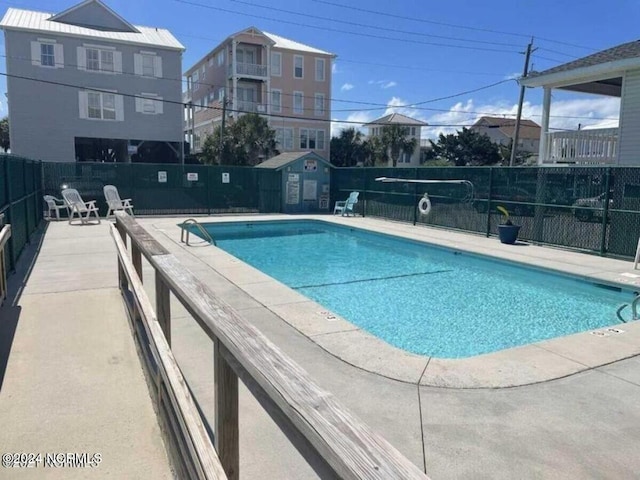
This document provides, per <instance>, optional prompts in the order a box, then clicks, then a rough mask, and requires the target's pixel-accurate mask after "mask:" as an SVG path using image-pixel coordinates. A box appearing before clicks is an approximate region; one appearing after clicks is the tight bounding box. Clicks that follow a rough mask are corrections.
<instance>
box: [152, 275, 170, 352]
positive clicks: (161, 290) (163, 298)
mask: <svg viewBox="0 0 640 480" xmlns="http://www.w3.org/2000/svg"><path fill="white" fill-rule="evenodd" d="M170 294H171V291H170V290H169V286H168V285H167V284H166V283H165V281H164V280H163V279H162V275H161V274H160V272H158V271H157V270H156V315H157V316H158V322H159V323H160V326H161V327H162V331H163V332H164V336H165V338H166V339H167V343H168V344H169V346H171V295H170Z"/></svg>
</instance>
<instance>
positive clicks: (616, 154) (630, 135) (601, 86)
mask: <svg viewBox="0 0 640 480" xmlns="http://www.w3.org/2000/svg"><path fill="white" fill-rule="evenodd" d="M519 82H520V83H521V84H522V85H524V86H527V87H542V88H543V89H544V98H543V111H542V126H541V128H542V132H541V137H540V150H539V157H538V158H539V160H538V163H539V164H548V163H551V164H553V163H576V164H614V165H640V136H639V135H638V131H639V130H640V41H638V40H636V41H633V42H628V43H624V44H622V45H618V46H616V47H613V48H609V49H607V50H603V51H601V52H597V53H594V54H593V55H589V56H586V57H583V58H579V59H577V60H574V61H572V62H568V63H565V64H563V65H558V66H557V67H553V68H550V69H548V70H545V71H543V72H531V73H530V74H529V75H528V76H527V77H525V78H521V79H520V80H519ZM554 89H561V90H568V91H573V92H580V93H590V94H594V95H602V96H608V97H616V98H619V99H620V116H619V122H618V127H615V128H600V129H584V130H578V131H560V132H557V131H553V132H552V131H550V129H549V116H550V114H551V112H552V104H551V93H552V91H553V90H554Z"/></svg>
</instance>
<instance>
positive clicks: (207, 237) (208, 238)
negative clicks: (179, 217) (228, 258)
mask: <svg viewBox="0 0 640 480" xmlns="http://www.w3.org/2000/svg"><path fill="white" fill-rule="evenodd" d="M189 225H194V226H195V227H196V228H197V229H198V231H199V232H200V233H201V234H202V236H203V237H204V239H205V240H206V241H208V242H209V243H211V244H213V245H215V246H216V247H217V246H218V244H217V243H216V241H215V239H214V238H213V237H212V236H211V235H210V234H209V232H207V231H206V230H205V228H204V227H203V226H202V225H201V224H200V223H199V222H198V221H197V220H196V219H195V218H189V219H187V220H185V221H184V222H182V224H180V228H181V229H182V231H181V232H180V241H181V242H183V243H186V244H187V246H189V233H190V230H189V229H188V228H186V227H187V226H189ZM185 231H186V232H187V238H186V240H185V238H184V232H185Z"/></svg>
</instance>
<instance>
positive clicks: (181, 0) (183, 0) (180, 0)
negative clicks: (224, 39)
mask: <svg viewBox="0 0 640 480" xmlns="http://www.w3.org/2000/svg"><path fill="white" fill-rule="evenodd" d="M174 1H175V2H178V3H183V4H186V5H192V6H195V7H200V8H207V9H210V10H216V11H219V12H225V13H232V14H235V15H243V16H245V17H251V18H258V19H260V20H271V21H273V22H279V23H285V24H288V25H296V26H302V27H307V28H314V29H316V30H322V31H323V32H327V31H329V32H336V33H344V34H347V35H354V36H359V37H367V38H376V39H379V40H387V41H393V42H403V43H411V44H416V45H431V46H436V47H443V48H460V49H464V50H475V51H484V52H498V53H518V52H517V51H515V50H505V49H498V48H485V47H472V46H469V45H453V44H450V43H439V42H426V41H421V40H409V39H406V38H396V37H389V36H385V35H374V34H372V33H363V32H349V31H347V30H340V29H338V28H331V27H321V26H319V25H312V24H309V23H300V22H293V21H289V20H284V19H281V18H274V17H265V16H264V15H253V14H251V13H245V12H239V11H237V10H230V9H227V8H221V7H214V6H212V5H206V4H203V3H197V2H192V1H189V0H174Z"/></svg>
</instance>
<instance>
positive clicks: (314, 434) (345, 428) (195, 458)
mask: <svg viewBox="0 0 640 480" xmlns="http://www.w3.org/2000/svg"><path fill="white" fill-rule="evenodd" d="M114 228H115V229H117V231H118V232H119V235H116V234H115V233H114V238H115V239H116V245H117V246H118V262H119V267H118V268H119V276H120V287H121V289H122V291H123V296H124V298H125V300H126V302H125V303H126V304H127V307H128V310H129V312H130V315H131V316H132V317H133V318H139V317H144V318H146V319H147V323H149V324H151V325H156V323H157V324H158V325H156V327H155V328H154V329H152V334H153V336H150V337H149V343H155V342H158V343H159V344H160V345H161V346H162V348H159V347H154V346H152V348H156V349H157V350H158V352H163V353H164V355H165V357H166V358H165V360H166V361H167V365H168V367H170V368H169V371H170V372H172V374H173V378H171V377H170V376H169V375H168V374H167V375H166V376H165V375H163V373H162V369H160V375H159V378H158V383H160V384H162V385H163V387H162V389H161V388H160V387H159V388H158V391H159V392H160V391H161V392H163V393H162V395H163V396H162V397H161V398H162V399H166V397H165V396H164V395H167V394H168V396H169V398H170V399H171V400H172V402H173V399H174V397H178V395H177V394H175V393H172V392H174V391H177V392H180V395H181V396H182V398H183V399H184V402H183V403H180V402H176V403H177V407H178V408H177V410H178V414H180V409H181V408H186V407H188V406H189V405H191V404H192V403H190V402H192V399H191V397H190V396H189V395H188V389H187V387H186V385H185V382H184V379H183V378H182V376H181V375H180V371H179V369H178V366H177V365H176V364H175V359H173V357H172V356H171V351H170V348H169V346H170V345H171V315H170V303H169V294H170V293H172V294H173V295H175V297H176V298H177V299H178V300H179V301H180V303H182V305H184V307H185V308H186V309H187V311H188V312H189V313H190V314H191V315H192V316H193V318H194V320H195V321H196V322H198V324H199V325H200V326H201V327H202V329H203V330H204V332H205V333H206V334H207V335H208V336H209V337H210V338H211V339H212V341H213V344H214V360H213V361H214V373H215V387H214V388H215V392H214V396H215V428H214V437H215V450H216V452H217V455H218V458H219V459H220V464H221V465H222V468H223V469H224V472H225V473H226V475H227V477H228V478H229V479H237V478H239V458H240V455H239V442H238V438H239V437H238V434H239V427H238V378H240V379H241V380H242V381H243V383H244V384H245V385H246V387H247V389H248V390H249V391H250V392H251V393H252V394H253V396H254V397H255V398H256V399H257V400H258V401H259V402H260V403H261V404H262V406H263V407H264V409H265V411H266V412H267V413H268V414H269V415H270V416H271V417H272V418H273V419H274V421H275V422H276V424H277V425H278V426H279V427H280V429H281V430H282V431H283V432H284V433H285V434H286V435H287V437H288V438H289V439H290V440H291V441H292V443H293V445H294V446H295V448H296V449H298V450H299V451H300V452H301V453H302V454H303V456H304V457H305V458H306V459H307V461H309V462H310V463H311V462H313V464H314V465H316V468H317V466H318V465H321V466H322V468H324V469H326V470H327V471H329V472H331V474H332V475H334V476H336V477H338V478H344V479H371V480H377V479H379V480H391V479H422V480H424V479H427V478H428V477H427V476H426V475H425V474H424V473H423V472H422V471H421V470H420V469H418V468H417V467H416V466H415V465H414V464H413V463H411V462H410V461H409V460H407V459H406V458H405V457H404V456H402V454H400V452H398V451H397V450H396V449H395V448H394V447H393V446H391V445H390V444H389V443H388V442H387V441H386V440H385V439H383V438H382V437H381V436H380V435H378V434H377V433H375V432H374V431H373V430H371V428H369V427H368V426H367V425H365V424H364V423H363V422H361V421H360V420H358V419H357V418H356V417H355V416H354V415H353V414H352V413H351V412H349V411H348V410H347V409H345V408H344V407H343V406H342V405H341V404H340V403H339V402H338V401H337V400H336V399H335V397H334V396H333V395H332V394H331V393H329V392H327V391H325V390H323V389H321V388H320V387H319V386H317V385H316V384H315V383H314V382H313V381H312V379H311V378H310V376H309V374H308V373H307V372H306V371H304V370H303V369H302V368H301V367H300V366H298V365H297V364H296V363H294V362H293V361H292V360H291V359H290V358H288V357H287V356H286V355H285V354H284V353H282V352H281V351H280V350H279V349H278V347H276V346H275V345H274V344H273V343H271V342H270V341H269V340H268V339H267V338H266V337H265V336H264V335H263V334H262V333H260V331H258V330H257V329H256V328H255V327H253V326H252V325H251V324H250V323H249V322H248V321H247V320H245V319H244V318H243V317H241V316H240V315H239V314H238V313H237V312H236V311H235V310H234V309H233V308H231V307H230V306H229V305H228V304H227V303H226V302H225V301H224V300H223V299H222V298H220V296H219V295H218V294H217V293H216V292H215V291H213V290H211V289H210V288H209V287H208V286H207V285H205V284H204V283H203V282H201V281H200V280H199V279H198V278H196V277H195V276H194V275H193V274H192V273H191V272H190V271H189V270H188V269H187V268H186V267H184V266H183V265H182V264H181V263H180V262H179V261H178V259H177V258H176V257H175V256H174V255H172V254H169V253H168V252H167V251H166V250H165V249H164V248H163V247H162V246H161V245H160V244H159V243H158V242H156V241H155V240H154V239H153V238H152V237H151V236H150V235H149V234H148V233H147V232H146V231H145V230H144V229H143V228H142V227H141V226H140V225H139V224H138V223H137V222H136V221H135V220H134V219H133V218H131V217H129V216H128V215H127V214H126V213H123V212H118V213H116V226H115V227H114ZM119 237H121V238H119ZM127 237H128V238H129V240H130V243H131V261H130V260H129V259H128V254H127V251H126V250H125V248H126V247H125V242H124V241H123V240H124V239H126V238H127ZM142 255H144V257H145V258H146V259H147V260H148V262H149V263H150V264H151V265H152V267H153V268H154V270H155V288H156V310H157V311H158V312H159V313H158V316H157V320H156V317H155V314H154V313H153V311H152V310H151V307H150V305H148V300H147V301H146V302H145V301H144V299H145V298H146V296H145V294H144V291H143V287H142V281H141V279H142V259H141V256H142ZM130 297H133V301H131V300H130ZM143 321H144V319H143ZM160 330H161V331H162V332H163V333H164V338H159V337H161V336H162V335H161V332H160ZM163 368H164V367H163ZM165 377H166V378H165ZM176 400H178V398H176ZM185 404H186V405H185ZM195 415H196V414H195V412H194V411H193V409H191V410H188V409H187V411H186V412H183V413H182V417H183V418H186V419H189V420H190V421H191V423H189V424H186V425H182V423H180V425H178V427H181V432H183V433H184V434H185V436H188V437H187V441H188V442H187V443H188V444H189V445H192V447H193V448H191V449H188V450H186V449H182V450H181V451H182V453H184V454H185V455H186V456H187V457H188V458H189V459H190V460H189V461H190V462H192V463H195V464H197V465H199V467H200V470H196V469H192V470H193V473H194V474H196V473H198V472H199V471H201V472H203V473H202V474H201V475H196V476H195V478H223V477H217V476H216V475H220V472H219V471H217V470H215V471H214V469H215V468H217V465H219V464H218V463H217V462H216V461H215V460H216V459H214V452H213V451H212V450H211V447H210V441H208V437H207V438H204V435H205V432H204V430H203V429H202V428H198V427H199V426H201V425H202V423H203V421H202V419H201V418H200V417H197V418H196V416H195ZM185 423H186V421H185ZM189 426H191V427H192V428H185V427H189ZM192 435H195V439H193V438H192V439H191V440H190V438H191V437H189V436H192ZM203 456H206V459H207V460H208V462H201V461H199V460H200V458H201V457H203ZM275 456H277V455H275ZM191 475H192V474H191V473H190V476H191ZM206 475H208V476H206Z"/></svg>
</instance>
